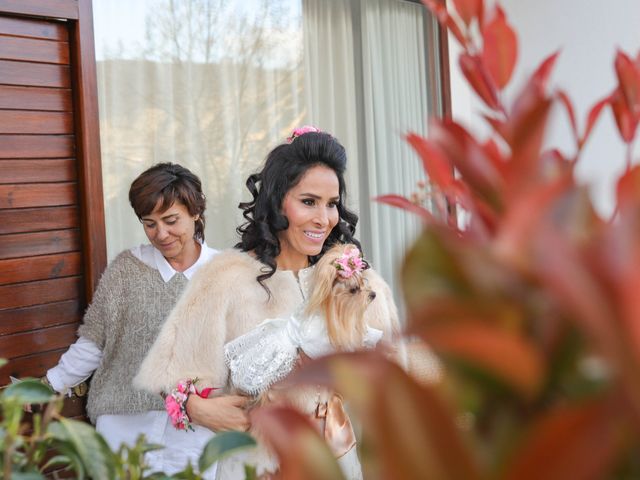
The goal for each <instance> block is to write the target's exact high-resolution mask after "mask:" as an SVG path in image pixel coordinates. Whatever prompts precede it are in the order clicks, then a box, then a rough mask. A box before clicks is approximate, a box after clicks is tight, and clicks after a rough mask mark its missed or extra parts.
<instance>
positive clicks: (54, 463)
mask: <svg viewBox="0 0 640 480" xmlns="http://www.w3.org/2000/svg"><path fill="white" fill-rule="evenodd" d="M70 464H71V460H69V457H67V456H66V455H56V456H55V457H52V458H50V459H49V461H48V462H47V463H45V464H44V466H43V467H42V470H46V469H48V468H50V467H61V466H65V467H66V466H68V465H70Z"/></svg>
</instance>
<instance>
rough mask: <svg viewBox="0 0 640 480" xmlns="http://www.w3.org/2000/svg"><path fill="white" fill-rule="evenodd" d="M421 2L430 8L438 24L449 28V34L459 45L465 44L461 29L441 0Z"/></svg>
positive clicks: (424, 0)
mask: <svg viewBox="0 0 640 480" xmlns="http://www.w3.org/2000/svg"><path fill="white" fill-rule="evenodd" d="M422 3H424V4H425V6H426V7H427V8H428V9H429V10H431V13H432V14H433V15H434V16H435V17H436V18H437V19H438V22H440V25H442V26H444V27H446V28H448V29H449V31H450V32H451V34H452V35H453V36H454V38H455V39H456V40H458V42H459V43H460V45H466V44H467V40H466V39H465V36H464V34H463V33H462V30H461V29H460V27H459V26H458V24H457V23H456V21H455V20H454V19H453V17H451V15H449V12H447V8H446V7H445V5H444V2H443V1H439V0H422Z"/></svg>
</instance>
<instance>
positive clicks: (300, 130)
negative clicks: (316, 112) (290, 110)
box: [287, 125, 322, 143]
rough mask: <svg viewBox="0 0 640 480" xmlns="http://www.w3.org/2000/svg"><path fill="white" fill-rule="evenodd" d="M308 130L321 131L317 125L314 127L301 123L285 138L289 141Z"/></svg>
mask: <svg viewBox="0 0 640 480" xmlns="http://www.w3.org/2000/svg"><path fill="white" fill-rule="evenodd" d="M309 132H315V133H321V132H322V130H320V129H319V128H318V127H314V126H313V125H303V126H302V127H298V128H296V129H294V130H293V132H291V136H289V137H288V138H287V142H289V143H291V142H293V141H294V140H295V139H296V138H298V137H301V136H302V135H304V134H305V133H309Z"/></svg>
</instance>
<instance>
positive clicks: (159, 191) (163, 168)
mask: <svg viewBox="0 0 640 480" xmlns="http://www.w3.org/2000/svg"><path fill="white" fill-rule="evenodd" d="M129 202H130V203H131V206H132V207H133V211H134V212H136V215H137V216H138V218H139V219H142V217H144V216H145V215H149V214H150V213H151V212H153V210H154V209H155V208H156V205H160V212H164V211H166V210H167V209H169V208H170V207H171V205H173V204H174V203H175V202H180V203H182V204H183V205H184V206H185V207H187V210H188V211H189V215H191V216H196V215H198V220H196V226H195V234H194V238H196V239H197V240H200V241H204V210H205V208H206V199H205V196H204V194H203V193H202V183H201V182H200V179H199V178H198V176H197V175H195V174H194V173H192V172H191V171H190V170H188V169H187V168H185V167H183V166H182V165H178V164H177V163H157V164H155V165H154V166H153V167H151V168H149V169H147V170H145V171H144V172H142V173H141V174H140V175H139V176H138V178H136V179H135V180H134V181H133V183H132V184H131V188H130V189H129ZM158 202H160V203H158Z"/></svg>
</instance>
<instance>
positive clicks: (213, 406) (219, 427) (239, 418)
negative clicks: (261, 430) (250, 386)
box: [186, 395, 251, 432]
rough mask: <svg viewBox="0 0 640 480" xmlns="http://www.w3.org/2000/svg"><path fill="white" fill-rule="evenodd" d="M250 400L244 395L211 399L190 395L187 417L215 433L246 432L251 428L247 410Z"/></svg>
mask: <svg viewBox="0 0 640 480" xmlns="http://www.w3.org/2000/svg"><path fill="white" fill-rule="evenodd" d="M249 400H250V399H249V398H248V397H245V396H242V395H222V396H218V397H211V398H201V397H199V396H198V395H189V399H188V400H187V405H186V407H187V415H189V418H190V419H191V421H192V422H193V423H196V424H198V425H202V426H203V427H207V428H208V429H209V430H213V431H214V432H222V431H228V430H237V431H241V432H245V431H247V430H248V429H249V427H250V426H251V422H250V421H249V415H248V414H247V411H246V409H245V406H246V404H247V402H249Z"/></svg>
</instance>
